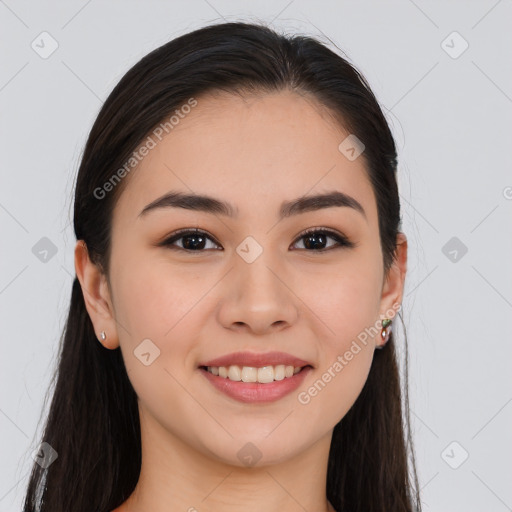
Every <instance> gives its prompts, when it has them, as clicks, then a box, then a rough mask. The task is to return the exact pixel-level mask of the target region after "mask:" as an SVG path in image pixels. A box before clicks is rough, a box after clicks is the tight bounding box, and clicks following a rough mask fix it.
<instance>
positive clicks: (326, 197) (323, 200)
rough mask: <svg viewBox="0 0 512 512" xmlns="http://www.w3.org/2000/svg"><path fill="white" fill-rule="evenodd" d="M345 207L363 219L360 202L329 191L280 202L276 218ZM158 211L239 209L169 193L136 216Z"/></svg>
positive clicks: (227, 211)
mask: <svg viewBox="0 0 512 512" xmlns="http://www.w3.org/2000/svg"><path fill="white" fill-rule="evenodd" d="M335 207H347V208H352V209H353V210H355V211H357V212H359V213H360V214H361V215H363V217H364V218H365V219H366V218H367V217H366V212H365V211H364V208H363V207H362V205H361V203H359V201H357V200H356V199H354V198H353V197H351V196H349V195H347V194H345V193H343V192H340V191H337V190H335V191H331V192H326V193H323V194H317V195H309V196H302V197H298V198H296V199H292V200H290V201H283V203H282V204H281V208H280V210H279V218H280V219H284V218H286V217H291V216H292V215H298V214H301V213H305V212H310V211H316V210H321V209H324V208H335ZM159 208H183V209H186V210H194V211H199V212H205V213H211V214H219V215H223V216H226V217H231V218H234V217H237V216H238V209H237V208H234V207H233V206H232V205H231V204H230V203H227V202H226V201H222V200H220V199H216V198H214V197H211V196H208V195H200V194H193V193H184V192H178V191H171V192H168V193H166V194H164V195H163V196H161V197H159V198H157V199H155V200H154V201H152V202H151V203H149V204H148V205H147V206H145V207H144V208H143V210H142V211H141V212H140V213H139V215H138V216H139V217H144V216H146V214H147V213H149V212H150V211H154V210H156V209H159Z"/></svg>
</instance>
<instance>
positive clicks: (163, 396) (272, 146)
mask: <svg viewBox="0 0 512 512" xmlns="http://www.w3.org/2000/svg"><path fill="white" fill-rule="evenodd" d="M347 135H348V132H346V131H345V130H344V129H343V128H342V127H340V126H339V125H338V124H337V123H336V122H334V121H333V119H332V118H331V117H329V115H327V113H326V111H325V110H324V109H322V108H321V107H320V106H319V105H317V104H316V103H315V102H314V101H313V100H312V99H311V98H309V97H305V96H300V95H298V94H296V93H293V92H288V91H287V92H280V93H275V94H265V95H260V96H258V97H255V96H247V97H245V98H244V99H242V98H240V97H238V96H233V95H227V94H218V95H216V96H212V95H208V96H204V97H201V98H198V105H197V106H196V107H195V108H194V109H193V110H192V111H191V113H190V114H188V115H187V116H186V117H185V118H184V119H182V120H181V121H180V123H179V124H178V125H177V126H176V127H175V128H174V129H173V131H172V132H171V133H170V134H169V135H167V136H166V137H165V138H164V139H163V140H162V142H160V143H159V144H158V145H157V147H156V148H154V149H153V150H152V151H150V152H149V154H148V155H147V156H146V157H145V158H144V159H143V161H142V162H141V163H140V164H139V167H138V168H137V169H136V170H135V171H133V172H132V173H131V174H130V175H129V176H128V177H126V178H124V179H125V180H128V182H127V183H126V184H125V185H126V189H125V190H124V191H123V193H122V195H121V196H120V198H119V201H118V203H117V204H116V207H115V210H114V217H113V225H112V254H111V266H110V268H111V273H110V275H109V279H107V277H106V276H105V275H104V274H102V273H101V271H100V270H99V269H98V268H97V267H96V266H95V265H94V264H93V263H91V261H90V259H89V257H88V255H87V251H86V248H85V246H84V244H83V243H82V242H81V241H78V242H77V245H76V249H75V268H76V273H77V276H78V278H79V280H80V283H81V285H82V289H83V292H84V298H85V301H86V307H87V311H88V313H89V315H90V318H91V320H92V322H93V325H94V329H95V331H96V333H97V335H98V338H99V333H100V332H101V331H105V332H106V333H107V339H106V340H105V341H101V342H102V343H103V344H104V345H105V346H106V347H107V348H109V349H115V348H117V347H119V346H120V347H121V351H122V354H123V358H124V361H125V364H126V368H127V371H128V375H129V378H130V380H131V382H132V385H133V387H134V389H135V391H136V392H137V395H138V397H139V412H140V419H141V436H142V468H141V475H140V479H139V482H138V484H137V487H136V489H135V491H134V493H133V494H132V495H131V496H130V497H129V499H128V500H127V501H126V502H125V503H123V504H122V505H121V506H120V507H119V508H117V509H116V511H115V512H142V511H147V510H151V511H154V512H164V511H165V512H169V511H178V510H180V511H187V510H188V511H194V510H199V511H206V512H209V511H220V510H222V511H223V512H231V511H235V510H236V511H239V510H240V509H241V508H242V507H243V510H245V511H246V512H256V511H261V510H265V511H268V512H278V511H279V512H282V511H290V512H291V511H299V510H300V511H303V510H317V511H327V510H332V508H331V507H330V504H329V503H328V501H327V498H326V496H325V485H326V471H327V459H328V453H329V446H330V441H331V436H332V430H333V428H334V426H335V425H336V424H337V423H338V422H339V421H340V420H341V418H343V416H344V415H345V414H346V413H347V411H348V410H349V409H350V407H351V406H352V404H353V403H354V402H355V400H356V398H357V397H358V395H359V394H360V392H361V390H362V388H363V386H364V383H365V381H366V379H367V376H368V372H369V370H370V365H371V362H372V358H373V354H374V349H375V346H376V345H378V344H381V343H382V340H381V338H380V329H378V333H377V335H376V336H374V337H369V338H368V341H367V344H366V345H364V344H362V343H359V345H360V347H361V350H360V351H359V352H358V353H357V355H355V356H354V357H353V359H352V360H351V361H350V362H349V363H348V364H347V365H346V366H345V367H344V368H343V370H342V371H341V372H338V373H337V374H336V377H335V378H332V380H331V381H330V382H329V383H328V384H327V385H326V386H325V387H324V388H323V389H322V390H321V391H320V392H319V393H318V394H317V395H316V396H315V397H313V398H311V401H310V402H309V403H307V404H301V403H299V401H298V399H297V395H298V393H299V392H301V391H304V390H307V389H308V388H309V387H310V386H312V384H313V383H314V382H315V381H317V380H318V379H319V378H320V377H321V376H322V374H323V373H324V372H325V371H326V370H327V369H328V368H329V367H332V366H333V363H334V362H335V361H336V360H337V357H338V356H339V355H343V354H344V353H345V352H346V351H347V350H349V348H350V346H351V344H352V343H353V341H354V340H357V336H358V334H359V333H361V332H363V331H364V330H365V328H369V327H370V326H374V325H376V322H378V321H379V319H382V318H385V317H389V314H386V312H388V313H389V311H390V310H392V308H393V306H395V308H396V305H397V304H398V305H399V304H400V303H401V300H402V294H403V287H404V280H405V274H406V261H407V239H406V237H405V235H403V234H400V235H399V237H398V239H397V244H398V246H397V257H396V260H395V263H394V265H393V266H392V268H391V270H390V271H389V273H388V274H387V275H386V276H385V275H384V270H383V262H382V252H381V248H380V241H379V231H378V219H377V204H376V201H375V196H374V194H373V191H372V188H371V185H370V182H369V181H368V177H367V173H366V170H365V162H364V159H363V158H362V157H360V158H357V159H356V160H354V161H349V160H348V159H347V158H346V157H345V156H344V155H343V154H342V153H341V152H340V151H339V150H338V145H339V144H340V142H341V141H342V140H343V139H344V138H345V137H346V136H347ZM170 190H180V191H183V192H190V191H193V192H195V193H206V194H209V195H212V196H215V197H217V198H220V199H223V200H225V201H228V202H230V203H232V204H233V206H234V207H236V208H238V211H239V216H238V217H237V218H233V219H231V218H227V217H222V216H220V215H214V214H209V213H204V212H194V211H192V210H185V209H177V208H162V209H159V210H155V211H152V212H150V213H148V214H147V215H146V216H144V217H142V218H138V215H139V213H140V211H141V210H142V209H143V208H144V207H145V206H146V205H147V204H149V203H150V202H152V201H153V200H155V199H156V198H158V197H160V196H161V195H162V194H164V193H166V192H168V191H170ZM331 190H339V191H342V192H345V193H347V194H349V195H350V196H352V197H354V198H355V199H357V201H359V202H360V203H361V204H362V206H363V207H364V210H365V212H366V218H365V217H364V216H363V215H361V214H360V213H358V212H357V211H356V210H353V209H351V208H347V207H335V208H327V209H322V210H319V211H311V212H305V213H302V214H299V215H296V216H293V217H290V218H285V219H282V220H280V221H279V222H278V217H277V214H278V211H279V207H280V205H281V202H282V201H284V200H290V199H294V198H297V197H299V196H303V195H306V194H314V193H320V192H326V191H331ZM312 227H315V228H316V227H324V228H330V229H331V230H334V231H337V232H339V233H340V234H342V235H345V236H346V237H347V238H349V240H351V241H352V242H354V243H356V247H353V248H348V247H337V248H333V249H330V247H335V245H336V242H335V240H333V239H331V238H328V239H327V240H326V244H327V245H326V246H323V247H327V250H326V251H325V252H324V253H320V252H318V249H307V248H306V246H305V245H304V244H305V243H306V242H307V240H305V239H304V238H302V237H301V236H300V235H302V233H303V231H304V230H306V229H308V228H312ZM182 228H190V229H194V228H199V229H201V230H204V231H206V232H207V233H209V234H211V235H212V236H213V238H212V240H211V241H210V240H207V242H206V243H207V245H206V246H204V249H199V251H203V252H200V253H199V252H196V253H193V254H190V253H187V252H186V251H184V250H181V251H180V250H179V247H181V246H182V243H186V241H187V240H183V239H178V240H177V241H176V242H175V246H176V247H178V249H176V250H172V249H171V248H170V247H165V246H162V247H158V246H157V245H156V244H157V243H158V242H159V241H162V240H164V239H165V238H168V237H169V236H170V235H171V234H172V233H173V232H175V231H176V230H178V229H182ZM247 236H252V237H253V238H254V239H255V240H256V241H257V242H258V243H259V244H260V246H261V247H262V248H263V252H262V254H261V255H260V256H259V257H258V258H257V259H256V260H255V261H254V262H252V263H247V262H246V261H245V260H244V259H242V258H241V257H240V256H239V255H238V253H237V252H236V248H237V247H238V246H239V244H240V243H241V242H242V241H243V240H244V239H245V238H246V237H247ZM217 242H218V244H217ZM219 247H222V248H223V251H215V250H214V249H215V248H219ZM291 247H294V248H295V250H294V249H291ZM315 251H317V252H315ZM228 271H229V272H228ZM395 310H396V309H395ZM377 325H378V326H379V327H380V325H379V324H377ZM146 338H149V339H151V340H152V342H153V343H154V344H155V345H156V346H158V348H159V350H160V356H159V357H158V358H157V359H155V360H154V362H153V363H152V364H151V365H149V366H145V365H143V364H142V363H141V362H140V360H139V359H138V358H137V357H135V356H134V354H133V351H134V350H135V349H136V347H137V346H138V345H139V344H140V343H141V341H142V340H144V339H146ZM239 350H249V351H254V352H266V351H271V350H279V351H283V352H288V353H290V354H293V355H295V356H298V357H301V358H302V359H305V360H306V361H309V362H310V363H311V365H312V366H313V367H314V369H313V371H312V372H311V373H310V374H309V375H307V377H306V380H305V381H304V383H303V384H302V385H301V386H300V388H299V389H298V390H297V391H294V392H292V393H290V394H289V395H287V396H285V397H284V398H281V399H280V400H278V401H276V402H271V403H267V404H244V403H241V402H238V401H236V400H234V399H231V398H229V397H227V396H226V395H224V394H222V393H220V392H219V391H217V390H216V389H215V388H214V387H213V386H212V385H211V384H210V383H209V382H208V381H207V380H206V379H205V378H204V376H203V375H202V374H201V372H200V370H198V368H197V366H198V365H199V363H200V362H204V361H207V360H208V359H213V358H214V357H218V356H221V355H225V354H228V353H231V352H235V351H239ZM248 442H251V443H253V444H254V445H255V446H256V447H257V449H258V450H259V452H260V454H261V459H260V460H259V462H258V463H257V464H256V465H255V466H253V467H248V466H247V465H245V464H244V463H243V462H242V461H241V460H239V458H238V456H237V452H238V451H239V450H240V449H241V448H242V447H243V446H244V445H245V444H246V443H248Z"/></svg>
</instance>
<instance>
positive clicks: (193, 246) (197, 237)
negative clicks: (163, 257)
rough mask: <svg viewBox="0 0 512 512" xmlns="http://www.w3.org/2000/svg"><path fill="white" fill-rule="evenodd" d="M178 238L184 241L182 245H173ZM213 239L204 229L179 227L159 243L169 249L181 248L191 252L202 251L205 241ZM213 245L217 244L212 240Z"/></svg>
mask: <svg viewBox="0 0 512 512" xmlns="http://www.w3.org/2000/svg"><path fill="white" fill-rule="evenodd" d="M178 240H184V241H185V243H183V244H182V246H181V247H180V246H177V245H175V242H176V241H178ZM207 240H210V241H213V238H212V237H210V236H209V235H208V233H206V232H205V231H201V230H200V229H194V230H191V229H181V230H179V231H176V233H174V234H173V235H172V236H171V237H170V238H167V239H166V240H164V241H163V242H162V243H161V244H160V245H162V246H166V247H167V246H169V247H170V248H171V249H181V250H185V251H191V252H203V251H202V250H201V249H204V248H205V244H206V241H207ZM214 245H218V244H217V243H216V242H214Z"/></svg>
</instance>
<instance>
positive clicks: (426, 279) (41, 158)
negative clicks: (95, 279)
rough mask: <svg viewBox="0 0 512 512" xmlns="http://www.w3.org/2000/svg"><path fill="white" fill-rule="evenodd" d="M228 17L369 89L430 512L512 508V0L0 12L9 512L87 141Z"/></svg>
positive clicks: (32, 436)
mask: <svg viewBox="0 0 512 512" xmlns="http://www.w3.org/2000/svg"><path fill="white" fill-rule="evenodd" d="M223 20H227V21H235V20H247V21H264V22H267V23H271V24H272V26H274V27H275V28H278V29H279V30H283V31H286V32H293V33H296V32H301V33H305V34H308V35H313V36H315V37H318V38H319V39H320V40H321V41H322V42H324V43H326V44H328V45H330V47H331V48H333V49H334V46H333V45H336V46H337V47H339V48H340V49H341V50H342V51H343V52H345V53H346V55H347V56H348V58H349V59H350V61H351V62H352V63H353V64H355V65H356V67H357V68H358V69H359V70H360V71H361V72H362V73H363V74H364V75H365V77H366V78H367V79H368V81H369V82H370V85H371V87H372V88H373V90H374V92H375V94H376V96H377V98H378V100H379V102H380V103H381V105H382V108H383V109H384V112H385V114H386V117H387V119H388V121H389V123H390V125H391V128H392V130H393V133H394V135H395V138H396V141H397V145H398V150H399V169H398V175H399V186H400V195H401V200H402V210H403V214H402V215H403V229H404V231H405V232H406V234H407V236H408V239H409V266H408V275H407V280H406V290H405V298H404V301H403V317H404V323H405V327H406V329H407V339H408V343H409V351H410V354H409V357H410V368H409V371H410V376H409V380H410V382H409V384H410V405H411V419H412V427H413V436H414V439H413V440H414V443H415V448H416V454H417V462H418V469H419V477H420V484H421V493H422V498H423V499H422V501H423V507H424V510H425V511H426V512H429V511H432V512H433V511H436V512H453V511H455V510H464V511H465V512H477V511H478V512H481V511H484V510H485V511H486V512H493V511H495V512H502V511H506V510H512V486H511V485H510V483H511V482H512V465H511V460H512V440H511V434H512V428H511V427H512V382H511V371H510V370H511V366H512V365H511V356H512V348H511V335H510V332H511V330H510V320H511V319H512V270H511V263H512V229H511V228H512V171H511V157H510V155H511V148H512V139H511V135H512V66H511V63H512V2H511V1H510V0H499V1H495V0H489V1H487V0H485V1H484V0H482V1H453V0H451V1H428V2H427V1H420V0H415V1H412V0H400V1H393V2H382V1H372V2H370V1H359V2H356V1H325V0H323V1H321V0H315V1H309V2H308V1H306V0H291V1H290V0H282V1H278V0H273V1H260V2H257V3H256V2H249V1H247V0H238V1H236V2H235V1H224V0H191V1H187V2H185V1H172V2H171V1H163V0H160V1H156V0H153V1H145V2H142V1H126V0H124V1H122V2H121V1H105V0H104V1H100V0H88V1H75V0H73V1H67V2H49V1H44V2H28V1H17V0H5V1H4V0H0V48H1V52H2V53H1V65H0V109H1V110H0V130H1V132H0V143H1V151H0V158H1V162H0V173H1V188H0V225H1V253H0V254H1V268H0V315H1V347H2V352H1V358H0V375H1V384H2V386H1V395H0V432H1V433H2V435H1V437H0V449H1V457H0V512H10V511H15V510H20V508H21V500H22V497H23V494H24V491H25V485H26V482H27V475H28V471H29V468H30V465H31V463H32V458H31V455H32V452H33V450H35V449H36V447H37V444H38V439H39V435H40V429H41V427H42V424H41V421H42V418H43V417H44V415H42V413H43V408H44V397H45V393H46V390H47V389H48V385H49V382H50V377H51V375H52V372H53V369H54V364H55V355H56V352H57V348H58V339H59V336H60V333H61V331H62V328H63V326H64V321H65V318H66V315H67V307H68V303H69V298H70V289H71V283H72V279H73V277H74V275H75V272H74V265H73V249H74V244H75V238H74V234H73V230H72V227H71V223H72V217H71V212H72V194H73V182H74V178H75V176H76V171H77V168H78V163H79V159H80V155H81V152H82V149H83V146H84V142H85V139H86V136H87V134H88V132H89V130H90V128H91V126H92V123H93V121H94V119H95V117H96V114H97V113H98V111H99V108H100V106H101V104H102V102H103V101H104V100H105V98H106V97H107V95H108V94H109V93H110V91H111V90H112V88H113V87H114V86H115V84H116V83H117V82H118V81H119V79H120V78H121V77H122V75H123V74H124V73H125V72H126V71H127V70H128V69H129V68H130V67H131V66H132V65H133V64H135V63H136V62H137V61H138V60H139V59H140V58H141V57H142V56H144V55H145V54H147V53H148V52H149V51H150V50H152V49H154V48H156V47H157V46H160V45H161V44H163V43H165V42H167V41H168V40H170V39H172V38H174V37H176V36H178V35H181V34H183V33H185V32H188V31H191V30H193V29H195V28H199V27H200V26H204V25H206V24H210V23H218V22H221V21H223ZM41 40H43V42H41ZM50 52H52V53H51V54H49V53H50ZM41 248H44V249H45V250H48V252H47V253H44V250H43V249H41ZM42 254H44V256H43V255H42ZM395 332H397V336H398V339H397V345H398V347H399V349H402V348H403V343H404V336H403V328H402V327H401V326H400V324H399V323H398V324H397V326H396V327H395ZM401 353H403V351H401Z"/></svg>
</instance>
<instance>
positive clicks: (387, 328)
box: [375, 318, 392, 350]
mask: <svg viewBox="0 0 512 512" xmlns="http://www.w3.org/2000/svg"><path fill="white" fill-rule="evenodd" d="M391 328H392V325H391V319H390V318H384V320H382V331H381V333H380V336H381V338H382V339H383V340H384V343H383V344H382V345H377V346H376V347H375V348H377V349H379V350H382V349H383V348H384V347H385V346H386V343H387V342H388V340H389V335H390V333H391Z"/></svg>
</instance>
